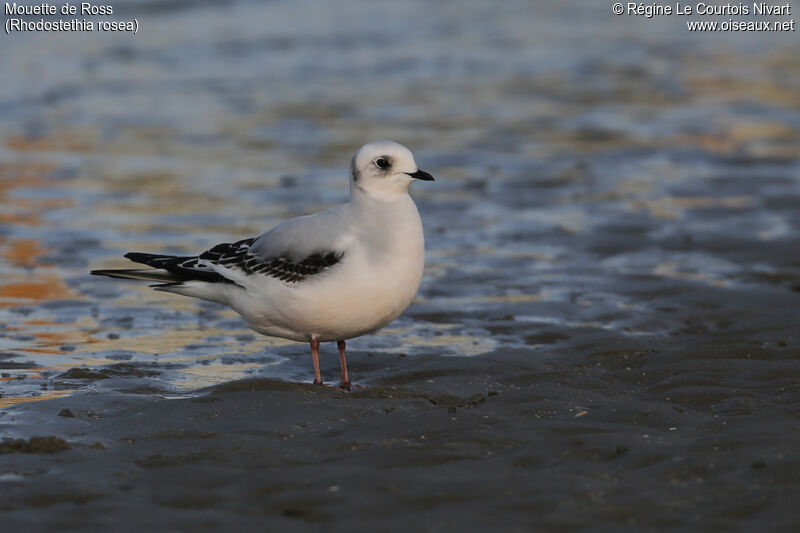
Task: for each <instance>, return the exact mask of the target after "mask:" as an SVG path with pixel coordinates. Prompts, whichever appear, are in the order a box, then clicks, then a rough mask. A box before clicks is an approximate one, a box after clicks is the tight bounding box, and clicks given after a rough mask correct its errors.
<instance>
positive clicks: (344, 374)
mask: <svg viewBox="0 0 800 533" xmlns="http://www.w3.org/2000/svg"><path fill="white" fill-rule="evenodd" d="M336 346H337V347H338V348H339V364H340V365H341V366H342V382H341V383H339V386H340V387H341V388H343V389H347V390H350V378H349V377H348V376H347V359H345V356H344V349H345V346H347V343H346V342H345V341H336Z"/></svg>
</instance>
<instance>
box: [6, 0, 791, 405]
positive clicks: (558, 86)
mask: <svg viewBox="0 0 800 533" xmlns="http://www.w3.org/2000/svg"><path fill="white" fill-rule="evenodd" d="M118 4H119V8H118V13H119V16H120V18H127V17H133V16H135V17H137V18H138V19H139V21H140V25H141V30H140V33H139V34H138V35H136V36H130V35H99V34H98V35H78V34H55V35H35V34H24V35H21V34H17V35H13V36H11V37H8V36H4V38H3V51H2V52H0V70H2V72H5V73H9V72H13V74H14V75H13V76H4V78H3V82H2V84H0V110H1V111H2V116H3V121H2V123H0V143H1V144H0V205H2V213H0V224H1V225H0V253H1V254H2V258H1V259H0V276H2V277H0V369H1V370H2V378H0V379H2V380H3V381H2V398H0V406H10V405H14V404H17V403H20V402H26V401H35V400H40V399H46V398H52V397H55V396H63V395H68V394H74V393H76V392H82V391H93V390H104V391H124V392H140V393H143V394H157V395H163V396H167V397H171V396H175V395H185V394H192V393H193V391H196V390H197V389H199V388H201V387H204V386H207V385H212V384H217V383H221V382H225V381H229V380H234V379H239V378H242V377H253V376H262V377H277V378H281V379H286V380H292V381H302V382H305V381H308V380H309V379H310V377H311V375H312V374H311V361H310V357H309V355H308V349H307V347H306V346H305V345H300V344H296V343H290V342H285V341H282V340H280V339H266V338H263V337H261V336H259V335H257V334H255V333H253V332H250V331H249V330H248V329H247V328H246V327H245V326H244V325H243V323H242V322H241V321H240V320H239V319H238V318H237V317H236V315H235V314H234V313H232V312H230V311H228V310H226V309H224V308H222V307H220V306H217V305H213V304H208V303H204V302H198V301H193V300H189V299H185V298H181V297H178V296H172V295H165V294H161V293H155V292H153V291H151V290H150V289H148V288H147V287H146V286H143V285H140V284H136V283H131V282H122V281H116V280H109V279H102V278H94V277H91V276H89V275H88V271H89V270H90V269H92V268H114V267H125V266H127V265H128V263H127V261H126V260H124V259H122V258H121V256H122V254H123V253H124V252H126V251H129V250H140V251H148V252H160V251H163V252H170V253H195V252H199V251H202V250H204V249H206V248H208V247H209V246H211V245H213V244H216V243H217V242H222V241H230V240H236V239H240V238H244V237H248V236H253V235H256V234H258V233H260V232H261V231H263V230H265V229H267V228H269V227H270V226H272V225H274V224H276V223H277V222H279V221H281V220H283V219H285V218H289V217H292V216H296V215H300V214H306V213H310V212H313V211H316V210H318V209H321V208H324V207H327V206H330V205H333V204H335V203H338V202H341V201H344V200H345V199H346V197H347V176H346V168H347V165H348V163H349V159H350V157H351V154H352V152H353V151H354V150H355V149H356V148H357V147H358V146H359V145H361V144H362V143H364V142H366V141H368V140H370V139H374V138H391V139H395V140H397V141H399V142H402V143H404V144H407V145H408V146H409V147H410V148H411V149H412V150H413V151H414V152H415V155H416V157H417V161H418V163H419V164H420V166H421V168H424V169H426V170H428V171H430V172H431V173H433V174H434V175H435V176H436V178H437V181H436V182H434V183H418V184H416V185H415V186H414V187H413V196H414V197H415V199H416V201H417V203H418V205H419V208H420V211H421V214H422V218H423V221H424V225H425V230H426V238H427V249H428V255H427V265H426V272H425V279H424V281H423V286H422V288H421V290H420V293H419V295H418V298H417V299H416V300H415V302H414V303H413V304H412V306H411V308H410V309H409V310H408V311H407V312H406V313H405V314H404V315H403V316H402V317H401V318H399V319H398V320H397V321H396V322H395V323H393V324H392V325H391V326H389V327H387V328H386V329H385V330H383V331H382V332H380V333H379V334H376V335H371V336H367V337H363V338H360V339H356V340H353V341H352V342H351V343H350V350H351V353H352V355H351V360H355V362H356V365H358V361H359V360H361V361H364V360H366V359H367V358H375V359H374V360H375V361H379V360H380V358H381V357H385V356H389V357H397V356H405V357H407V358H408V360H409V362H410V363H409V364H411V362H412V361H413V359H414V357H418V356H422V355H431V354H435V355H438V356H441V357H466V356H481V355H485V354H491V353H494V354H502V353H503V352H504V351H509V350H514V351H520V350H522V351H526V352H528V353H529V354H530V357H531V358H542V360H551V359H558V358H559V357H561V356H564V355H565V354H576V353H577V354H591V353H605V352H607V351H609V350H612V351H613V350H618V349H622V347H624V348H625V349H634V350H638V351H637V352H636V353H646V354H649V355H647V357H658V355H657V350H659V349H663V348H664V347H672V348H675V347H678V348H680V347H687V346H692V347H694V346H698V345H709V346H715V347H719V349H721V350H725V346H737V347H740V346H752V347H754V348H755V347H765V346H770V347H777V348H779V349H781V350H785V351H786V354H787V356H788V354H789V353H796V352H795V351H794V350H795V349H796V346H797V344H798V343H800V336H799V335H798V333H797V331H798V330H797V324H798V322H800V239H799V238H798V225H800V210H799V209H798V206H800V157H799V156H798V153H799V152H798V146H800V64H799V63H798V62H797V50H798V47H797V40H796V33H795V34H786V35H776V34H755V33H753V34H751V33H737V34H720V33H716V34H689V33H688V32H686V31H685V30H684V29H683V23H682V22H680V21H679V20H677V19H673V18H667V19H659V20H656V19H654V20H646V19H643V18H641V19H631V18H629V17H614V16H612V15H611V14H610V12H609V8H608V7H607V6H605V5H599V4H598V5H590V4H596V3H589V2H586V3H580V2H560V3H559V4H558V6H549V5H538V6H532V5H531V4H530V3H529V2H507V3H504V7H503V9H502V10H496V9H492V8H491V7H490V4H486V3H484V2H479V1H472V2H459V3H444V4H443V5H441V6H440V7H437V9H436V10H431V9H430V7H429V6H428V4H427V3H423V2H416V3H414V2H411V3H394V4H392V5H390V6H380V7H378V6H377V5H374V4H373V3H372V2H366V1H352V2H348V3H346V4H345V5H343V6H340V5H339V4H338V3H337V7H336V8H333V7H328V8H322V11H320V8H319V7H318V6H317V5H316V4H315V8H314V9H311V7H310V4H309V3H308V2H269V3H263V4H262V3H253V2H244V1H241V2H228V3H225V4H223V5H222V6H217V5H214V4H212V3H195V2H170V3H169V4H165V5H160V4H156V3H139V2H119V3H118ZM325 9H329V10H331V11H330V12H326V11H324V10H325ZM421 12H424V13H425V16H424V17H421V16H420V13H421ZM331 21H334V22H335V23H331ZM323 349H324V356H323V372H324V373H325V374H326V376H327V377H328V379H333V377H335V376H336V372H337V367H338V361H337V358H336V357H334V354H335V351H334V348H333V347H332V346H325V347H324V348H323ZM698 364H699V365H700V366H701V367H702V368H703V369H705V368H706V367H705V366H704V365H705V363H698ZM363 366H364V368H363V369H362V371H361V372H359V373H358V375H355V376H353V377H354V379H355V380H356V381H357V382H358V383H361V384H363V385H369V384H371V383H377V382H380V381H381V380H382V379H384V377H385V368H384V367H383V366H381V365H380V364H379V363H377V364H370V365H363ZM792 368H794V361H793V360H792V359H791V358H788V357H787V360H786V364H785V369H784V370H785V371H787V372H788V371H791V369H792ZM71 369H78V370H71ZM754 372H755V373H754V374H753V375H752V376H750V377H748V376H747V375H745V376H743V377H742V379H743V380H745V381H747V380H748V379H753V380H755V381H759V380H761V379H763V376H760V375H758V374H757V371H756V370H754ZM698 386H702V384H698ZM667 388H669V386H667Z"/></svg>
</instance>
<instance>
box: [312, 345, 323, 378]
mask: <svg viewBox="0 0 800 533" xmlns="http://www.w3.org/2000/svg"><path fill="white" fill-rule="evenodd" d="M311 357H313V358H314V385H322V374H321V373H320V371H319V341H318V340H316V339H311Z"/></svg>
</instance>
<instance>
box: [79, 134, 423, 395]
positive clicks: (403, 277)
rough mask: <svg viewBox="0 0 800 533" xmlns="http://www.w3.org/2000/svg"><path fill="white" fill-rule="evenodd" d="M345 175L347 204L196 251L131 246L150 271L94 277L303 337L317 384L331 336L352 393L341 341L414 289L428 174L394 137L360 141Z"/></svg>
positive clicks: (381, 317) (389, 313) (405, 300)
mask: <svg viewBox="0 0 800 533" xmlns="http://www.w3.org/2000/svg"><path fill="white" fill-rule="evenodd" d="M350 171H351V172H350V200H349V201H348V202H347V203H345V204H342V205H339V206H336V207H332V208H330V209H326V210H324V211H320V212H318V213H315V214H313V215H307V216H301V217H297V218H293V219H290V220H286V221H285V222H283V223H281V224H278V225H277V226H275V227H274V228H272V229H271V230H269V231H267V232H266V233H263V234H262V235H261V236H259V237H255V238H250V239H244V240H241V241H237V242H234V243H224V244H219V245H217V246H214V247H213V248H211V249H209V250H207V251H206V252H203V253H202V254H200V255H197V256H173V255H160V254H149V253H141V252H131V253H128V254H125V257H127V258H128V259H130V260H132V261H134V262H136V263H142V264H145V265H147V266H149V267H153V268H147V269H124V270H93V271H92V274H96V275H101V276H110V277H115V278H130V279H143V280H148V281H156V282H158V283H159V284H158V285H154V286H153V287H154V288H155V289H156V290H160V291H165V292H171V293H176V294H181V295H184V296H191V297H194V298H200V299H203V300H210V301H213V302H219V303H221V304H225V305H228V306H230V307H231V308H232V309H233V310H234V311H236V312H237V313H239V314H240V315H241V316H242V318H243V319H244V321H245V322H246V323H247V325H248V326H249V327H250V328H252V329H254V330H255V331H257V332H259V333H262V334H264V335H268V336H272V337H281V338H284V339H290V340H294V341H301V342H309V343H310V344H311V355H312V357H313V360H314V383H316V384H322V375H321V373H320V369H319V344H320V342H326V341H336V343H337V346H338V348H339V359H340V363H341V369H342V379H341V383H340V386H341V387H342V388H346V389H349V388H350V379H349V377H348V374H347V361H346V358H345V345H346V343H345V341H346V340H347V339H352V338H354V337H359V336H361V335H364V334H367V333H372V332H374V331H377V330H378V329H380V328H382V327H383V326H385V325H387V324H388V323H389V322H391V321H392V320H394V319H395V318H397V317H398V316H399V315H400V313H402V312H403V311H404V310H405V309H406V308H407V307H408V305H409V304H410V303H411V299H412V298H413V297H414V295H415V294H416V293H417V289H419V284H420V281H421V280H422V271H423V268H424V265H425V239H424V236H423V232H422V221H421V220H420V216H419V212H418V211H417V206H416V205H415V204H414V201H413V200H412V199H411V197H410V196H409V194H408V189H409V186H410V185H411V183H412V182H413V181H415V180H425V181H432V180H433V177H432V176H431V175H430V174H428V173H427V172H425V171H422V170H420V169H419V168H417V164H416V163H415V161H414V156H413V155H412V154H411V151H409V150H408V148H406V147H405V146H403V145H401V144H398V143H396V142H392V141H374V142H371V143H368V144H365V145H364V146H362V147H361V148H360V149H359V150H358V152H357V153H356V155H355V156H354V157H353V160H352V163H351V165H350Z"/></svg>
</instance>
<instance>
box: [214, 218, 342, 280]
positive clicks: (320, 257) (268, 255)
mask: <svg viewBox="0 0 800 533" xmlns="http://www.w3.org/2000/svg"><path fill="white" fill-rule="evenodd" d="M344 216H345V215H344V212H343V211H342V209H341V207H339V208H333V209H328V210H326V211H321V212H319V213H316V214H314V215H309V216H304V217H298V218H293V219H291V220H287V221H285V222H283V223H281V224H278V225H277V226H275V227H274V228H272V229H271V230H269V231H267V232H266V233H264V234H262V235H261V236H260V237H258V238H256V239H249V240H248V241H249V242H248V241H239V242H238V243H234V244H233V245H229V246H230V248H229V249H228V248H225V246H226V245H219V246H215V247H214V248H212V249H211V250H209V251H208V252H206V253H204V254H202V255H201V256H199V259H201V260H207V261H211V262H213V263H216V264H219V265H221V266H224V267H227V268H235V269H237V270H240V271H242V272H243V273H244V274H247V275H250V274H260V275H264V276H269V277H273V278H276V279H279V280H281V281H286V282H293V283H296V282H300V281H303V280H305V279H308V278H310V277H312V276H316V275H318V274H321V273H323V272H325V271H326V270H327V269H329V268H331V267H332V266H334V265H336V264H337V263H339V262H340V261H341V260H342V258H343V257H344V255H345V249H344V246H342V239H341V238H340V237H341V231H340V230H339V228H341V226H342V220H343V217H344ZM201 264H202V263H201Z"/></svg>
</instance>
